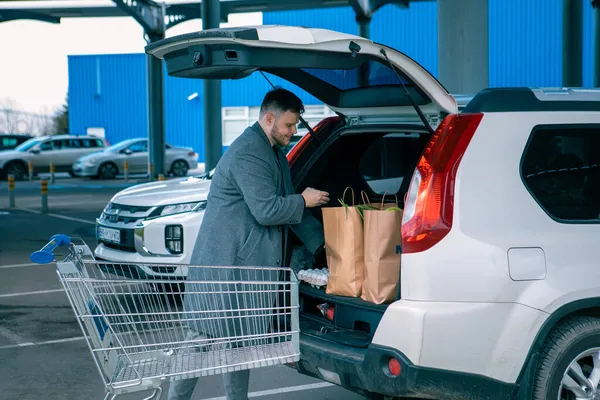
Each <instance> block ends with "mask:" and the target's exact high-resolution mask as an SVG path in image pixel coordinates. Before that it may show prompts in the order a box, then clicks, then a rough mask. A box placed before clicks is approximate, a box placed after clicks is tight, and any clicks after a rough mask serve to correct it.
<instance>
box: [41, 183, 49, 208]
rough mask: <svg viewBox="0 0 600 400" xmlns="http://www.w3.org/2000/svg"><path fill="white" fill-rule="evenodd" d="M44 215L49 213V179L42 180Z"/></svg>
mask: <svg viewBox="0 0 600 400" xmlns="http://www.w3.org/2000/svg"><path fill="white" fill-rule="evenodd" d="M42 213H44V214H47V213H48V178H42Z"/></svg>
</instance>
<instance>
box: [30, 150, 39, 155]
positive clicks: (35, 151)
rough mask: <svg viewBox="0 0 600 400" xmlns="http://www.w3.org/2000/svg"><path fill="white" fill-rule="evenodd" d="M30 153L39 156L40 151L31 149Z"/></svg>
mask: <svg viewBox="0 0 600 400" xmlns="http://www.w3.org/2000/svg"><path fill="white" fill-rule="evenodd" d="M30 153H33V154H40V149H31V150H30Z"/></svg>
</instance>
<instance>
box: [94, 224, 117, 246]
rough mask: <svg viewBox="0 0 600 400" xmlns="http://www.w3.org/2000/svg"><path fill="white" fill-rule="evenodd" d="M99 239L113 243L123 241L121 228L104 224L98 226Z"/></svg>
mask: <svg viewBox="0 0 600 400" xmlns="http://www.w3.org/2000/svg"><path fill="white" fill-rule="evenodd" d="M98 239H100V240H104V241H107V242H111V243H117V244H120V243H121V230H119V229H113V228H106V227H104V226H99V227H98Z"/></svg>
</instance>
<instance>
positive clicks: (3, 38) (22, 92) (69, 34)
mask: <svg viewBox="0 0 600 400" xmlns="http://www.w3.org/2000/svg"><path fill="white" fill-rule="evenodd" d="M107 1H108V0H107ZM108 2H109V3H110V1H108ZM170 2H174V1H170ZM228 20H229V22H228V23H227V24H221V26H222V27H227V26H241V25H260V24H262V13H248V14H232V15H230V16H229V18H228ZM201 29H202V21H201V20H199V19H196V20H192V21H187V22H183V23H181V24H179V25H176V26H174V27H173V28H171V29H169V30H168V31H167V37H170V36H173V35H178V34H182V33H187V32H193V31H197V30H201ZM145 45H146V42H145V40H144V38H143V30H142V28H141V26H140V25H139V24H138V23H137V22H135V20H134V19H133V18H128V17H123V18H64V19H62V21H61V23H60V24H50V23H47V22H37V21H29V20H21V21H10V22H3V23H0V54H1V56H0V57H1V59H0V108H1V107H2V105H3V104H6V103H7V102H9V101H10V102H12V103H13V104H14V105H15V107H14V108H16V109H19V110H22V111H27V112H32V113H44V114H52V113H54V112H55V111H56V109H58V108H59V107H60V106H61V105H62V104H64V101H65V97H66V94H67V88H68V67H67V56H68V55H81V54H122V53H143V52H144V46H145Z"/></svg>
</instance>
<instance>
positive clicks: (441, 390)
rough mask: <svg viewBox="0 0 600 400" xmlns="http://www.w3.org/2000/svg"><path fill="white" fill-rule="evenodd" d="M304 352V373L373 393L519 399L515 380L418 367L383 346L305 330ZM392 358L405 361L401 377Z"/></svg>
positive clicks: (301, 364) (299, 366)
mask: <svg viewBox="0 0 600 400" xmlns="http://www.w3.org/2000/svg"><path fill="white" fill-rule="evenodd" d="M300 352H301V354H302V355H301V359H300V361H299V362H298V363H297V364H296V368H297V369H298V371H299V372H300V373H302V374H305V375H309V376H313V377H316V378H319V379H322V380H326V381H330V382H333V383H335V384H337V385H340V386H342V387H344V388H346V389H348V390H351V391H354V392H357V393H361V394H363V395H365V396H370V397H372V396H377V395H380V396H391V397H395V396H406V397H419V398H431V399H463V398H468V399H470V400H477V399H514V398H516V397H515V396H516V395H517V390H518V385H516V384H509V383H505V382H500V381H497V380H494V379H490V378H488V377H485V376H481V375H473V374H466V373H461V372H456V371H448V370H440V369H433V368H424V367H419V366H416V365H414V364H413V363H412V362H411V361H410V360H409V359H408V358H407V357H406V356H405V355H404V354H402V353H401V352H400V351H398V350H396V349H392V348H389V347H384V346H379V345H373V344H371V345H370V346H369V347H367V348H366V349H361V348H353V347H349V346H345V345H342V344H339V343H335V342H332V341H329V340H324V339H322V338H319V337H316V336H313V335H309V334H305V333H302V334H301V336H300ZM390 358H395V359H396V360H398V361H399V362H400V366H401V372H400V375H398V376H393V375H392V374H391V373H390V372H389V369H388V362H389V360H390Z"/></svg>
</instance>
